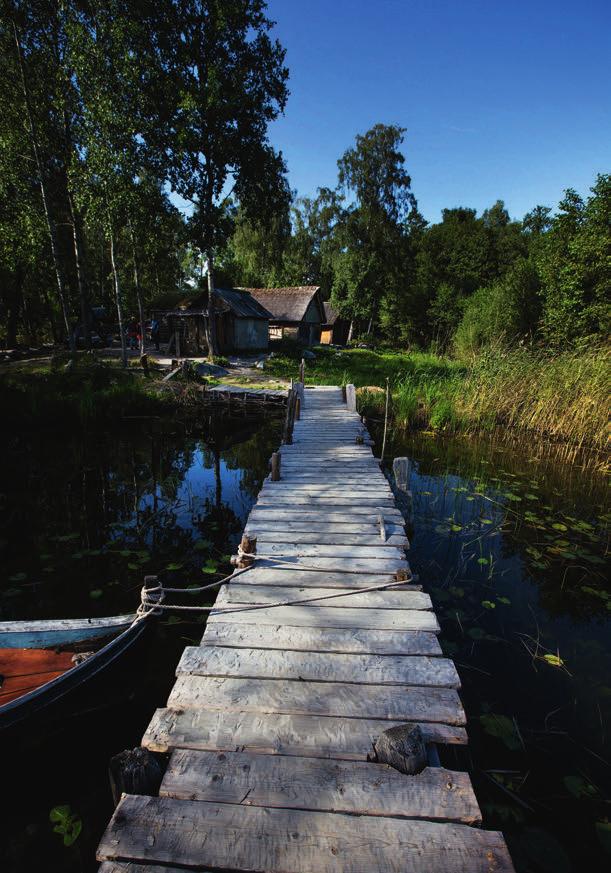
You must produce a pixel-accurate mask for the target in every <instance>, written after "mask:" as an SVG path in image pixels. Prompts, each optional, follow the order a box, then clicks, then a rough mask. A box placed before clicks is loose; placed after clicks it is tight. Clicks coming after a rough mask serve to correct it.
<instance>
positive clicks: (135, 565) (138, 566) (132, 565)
mask: <svg viewBox="0 0 611 873" xmlns="http://www.w3.org/2000/svg"><path fill="white" fill-rule="evenodd" d="M127 567H128V569H129V570H139V569H140V564H134V563H133V562H132V561H130V562H129V564H128V565H127Z"/></svg>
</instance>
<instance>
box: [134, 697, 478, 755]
mask: <svg viewBox="0 0 611 873" xmlns="http://www.w3.org/2000/svg"><path fill="white" fill-rule="evenodd" d="M401 723H402V722H392V721H382V720H380V719H366V718H343V717H323V718H321V717H318V716H312V715H283V714H281V713H277V712H274V713H251V712H239V713H235V712H213V711H209V710H208V709H205V708H204V709H190V708H189V709H171V708H167V709H158V710H156V712H155V713H154V715H153V718H152V719H151V722H150V724H149V726H148V728H147V730H146V733H145V735H144V737H143V739H142V745H143V746H144V747H145V748H147V749H150V750H151V751H152V752H168V751H170V750H171V749H202V750H205V751H212V752H232V751H251V752H258V753H261V754H265V755H291V756H292V755H300V756H307V757H314V758H333V759H336V760H342V761H366V760H367V755H368V754H369V753H370V752H371V749H372V746H373V743H374V742H375V741H376V740H377V738H378V737H379V736H380V734H381V733H382V732H383V731H385V730H387V729H388V728H389V727H392V726H393V725H394V724H401ZM418 724H419V725H420V729H421V731H422V735H423V737H424V739H425V741H426V742H427V743H443V744H450V745H464V744H465V743H466V742H467V734H466V731H465V729H464V728H463V727H460V726H458V725H447V724H444V723H442V722H418Z"/></svg>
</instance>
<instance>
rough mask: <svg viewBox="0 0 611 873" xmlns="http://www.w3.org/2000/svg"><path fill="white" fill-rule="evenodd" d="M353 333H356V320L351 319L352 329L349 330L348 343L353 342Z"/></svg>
mask: <svg viewBox="0 0 611 873" xmlns="http://www.w3.org/2000/svg"><path fill="white" fill-rule="evenodd" d="M353 333H354V319H353V318H351V319H350V327H349V328H348V339H347V340H346V342H347V343H349V342H351V340H352V334H353Z"/></svg>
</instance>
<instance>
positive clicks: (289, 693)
mask: <svg viewBox="0 0 611 873" xmlns="http://www.w3.org/2000/svg"><path fill="white" fill-rule="evenodd" d="M168 706H172V707H174V708H175V709H187V708H190V709H200V708H202V707H205V708H206V709H208V710H214V709H216V710H220V711H222V712H278V713H283V714H285V715H335V716H343V717H344V718H374V719H387V720H389V721H438V722H443V723H444V724H456V725H464V723H465V714H464V712H463V708H462V706H461V703H460V700H459V698H458V694H457V693H456V691H454V690H453V689H451V688H421V687H412V686H407V685H398V686H389V685H382V686H373V685H353V684H349V683H342V682H299V681H291V680H284V679H277V680H276V679H230V678H214V677H213V678H208V677H205V676H184V675H181V676H178V677H177V679H176V682H175V684H174V687H173V689H172V692H171V694H170V696H169V698H168Z"/></svg>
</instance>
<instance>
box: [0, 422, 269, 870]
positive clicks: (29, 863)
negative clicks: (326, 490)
mask: <svg viewBox="0 0 611 873" xmlns="http://www.w3.org/2000/svg"><path fill="white" fill-rule="evenodd" d="M281 425H282V419H281V418H278V416H277V414H273V413H269V414H268V415H267V416H266V417H265V418H262V417H260V416H253V415H247V414H243V415H239V416H238V415H228V414H226V413H222V412H218V411H217V412H215V414H214V415H213V416H210V417H204V418H200V419H199V420H198V421H197V422H196V423H194V424H192V425H190V426H189V427H186V426H185V425H184V424H183V423H181V421H180V420H178V419H177V420H175V421H170V422H168V421H165V422H159V421H155V420H153V421H148V422H145V423H140V424H139V425H138V426H137V427H134V428H132V429H130V430H124V429H123V430H121V431H117V432H114V433H111V434H102V435H98V436H97V437H94V436H90V437H87V438H83V437H79V438H74V439H72V438H69V437H67V436H61V437H60V436H58V435H57V434H54V433H53V432H50V433H46V434H44V435H36V436H34V435H31V434H29V435H27V436H22V437H20V438H18V439H17V438H15V440H14V442H13V444H12V445H11V446H9V449H8V451H7V452H6V454H5V455H4V456H3V458H2V461H1V463H2V470H1V473H2V475H1V482H2V487H1V490H2V497H1V500H2V503H1V510H2V514H3V524H2V534H1V536H2V539H1V542H0V547H1V554H0V617H1V618H4V619H25V618H60V617H77V616H85V615H91V616H98V615H116V614H121V613H128V612H133V611H134V610H135V609H136V607H137V606H138V603H139V601H140V587H141V585H142V580H143V577H144V575H146V574H150V573H156V574H157V573H158V574H161V575H162V576H163V578H164V581H166V584H170V585H173V586H174V585H175V586H176V587H183V586H184V587H187V588H188V586H190V585H191V586H198V585H199V586H201V585H203V584H206V583H209V582H212V581H214V580H215V579H218V578H219V577H220V576H224V575H226V574H228V573H230V572H231V569H232V568H231V566H230V565H229V557H230V555H231V554H232V552H233V551H235V546H236V545H237V543H238V542H239V539H240V536H241V532H242V529H243V527H244V524H245V522H246V518H247V516H248V513H249V511H250V508H251V506H252V504H253V503H254V500H255V498H256V496H257V494H258V492H259V489H260V487H261V483H262V481H263V478H264V477H265V475H266V474H267V468H268V461H269V457H270V455H271V453H272V451H274V450H275V449H276V448H277V446H278V443H279V441H280V432H281ZM215 597H216V592H215V591H212V592H211V595H210V597H209V598H208V600H206V598H205V597H202V595H197V597H194V596H193V595H191V596H190V597H189V596H187V597H183V598H182V603H189V602H197V603H205V602H210V603H211V602H213V601H214V599H215ZM178 600H179V601H180V600H181V598H180V596H178ZM204 622H205V618H204V616H203V615H201V616H200V615H193V614H189V613H188V614H185V613H182V614H181V616H180V618H178V617H176V616H175V615H171V616H169V617H168V618H166V619H164V620H162V621H158V622H156V623H155V625H154V629H153V631H152V633H151V634H149V637H152V638H149V640H148V645H147V646H146V647H145V648H144V650H139V651H138V652H136V653H133V654H131V655H130V656H129V657H128V658H127V659H126V662H125V663H122V665H121V675H120V676H117V675H116V671H115V674H113V677H112V680H111V681H110V682H109V683H107V684H106V685H105V686H104V687H103V688H101V689H100V698H101V699H94V700H88V701H87V703H86V706H85V707H84V709H85V711H84V712H82V711H81V712H80V714H79V715H78V717H73V718H70V719H63V720H62V722H61V723H58V724H51V725H48V726H47V725H45V727H44V732H42V736H41V731H39V730H35V731H34V735H33V736H31V735H29V734H28V735H26V736H24V737H23V738H21V737H17V738H15V737H14V736H13V737H11V739H10V743H8V742H7V741H2V740H0V742H2V748H1V756H2V777H3V778H2V787H3V793H4V800H5V804H3V813H2V816H0V870H2V871H3V873H4V871H5V870H6V871H7V873H8V871H11V873H31V871H33V870H45V871H46V873H49V871H52V873H55V871H57V873H60V871H61V873H64V871H65V873H77V871H79V873H80V871H90V870H91V871H93V870H95V869H96V868H97V865H96V863H95V849H96V846H97V843H98V842H99V839H100V836H101V833H102V830H103V829H104V827H105V825H106V823H107V821H108V819H109V817H110V815H111V813H112V803H111V795H110V790H109V781H108V761H109V759H110V757H111V756H112V755H114V754H116V753H118V752H120V751H121V750H123V749H125V748H133V747H135V746H138V745H139V744H140V740H141V737H142V734H143V732H144V729H145V727H146V725H147V724H148V722H149V721H150V718H151V716H152V714H153V712H154V710H155V708H156V707H158V706H163V705H164V704H165V700H166V699H167V696H168V693H169V691H170V689H171V687H172V684H173V679H174V670H175V668H176V664H177V663H178V659H179V658H180V654H181V652H182V650H183V648H184V646H185V645H189V644H194V643H195V644H196V643H198V642H199V640H200V639H201V635H202V633H203V623H204ZM66 805H68V806H69V808H70V809H69V814H70V815H74V816H76V817H77V820H78V821H80V823H81V826H82V830H81V832H80V834H79V836H78V838H77V839H76V840H75V841H74V843H73V844H72V845H71V846H64V845H63V839H62V836H61V835H58V834H56V833H54V832H53V824H52V823H51V822H50V820H49V815H50V812H51V810H52V809H54V808H56V807H58V806H66Z"/></svg>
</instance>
